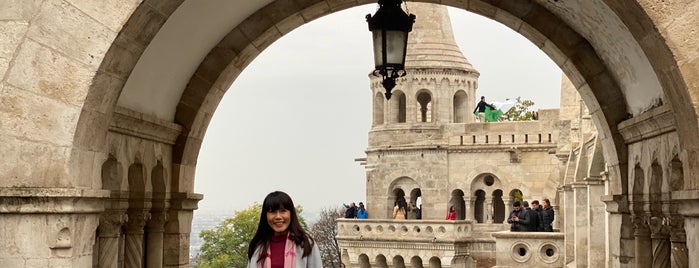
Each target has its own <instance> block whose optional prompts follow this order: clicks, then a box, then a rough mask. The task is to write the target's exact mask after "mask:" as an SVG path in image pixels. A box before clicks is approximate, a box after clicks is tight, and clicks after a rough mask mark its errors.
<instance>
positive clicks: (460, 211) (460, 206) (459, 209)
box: [447, 189, 466, 220]
mask: <svg viewBox="0 0 699 268" xmlns="http://www.w3.org/2000/svg"><path fill="white" fill-rule="evenodd" d="M451 206H454V209H456V219H457V220H463V219H465V218H466V201H465V200H464V192H463V191H461V190H459V189H456V190H453V191H451V198H450V199H449V205H448V206H447V209H449V207H451Z"/></svg>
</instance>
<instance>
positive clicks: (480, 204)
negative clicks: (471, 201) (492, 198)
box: [473, 190, 485, 223]
mask: <svg viewBox="0 0 699 268" xmlns="http://www.w3.org/2000/svg"><path fill="white" fill-rule="evenodd" d="M475 196H476V204H475V205H476V206H475V207H474V208H473V218H474V219H476V222H478V223H484V222H485V215H484V214H485V213H484V212H485V210H484V208H485V191H483V190H478V191H476V193H475Z"/></svg>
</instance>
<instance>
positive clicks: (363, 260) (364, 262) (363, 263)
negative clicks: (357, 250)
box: [358, 254, 371, 268]
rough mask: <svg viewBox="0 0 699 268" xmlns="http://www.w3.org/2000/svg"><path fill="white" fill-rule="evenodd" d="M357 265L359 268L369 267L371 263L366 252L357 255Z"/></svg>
mask: <svg viewBox="0 0 699 268" xmlns="http://www.w3.org/2000/svg"><path fill="white" fill-rule="evenodd" d="M358 261H359V267H361V268H371V264H370V263H369V256H367V255H366V254H361V255H359V260H358Z"/></svg>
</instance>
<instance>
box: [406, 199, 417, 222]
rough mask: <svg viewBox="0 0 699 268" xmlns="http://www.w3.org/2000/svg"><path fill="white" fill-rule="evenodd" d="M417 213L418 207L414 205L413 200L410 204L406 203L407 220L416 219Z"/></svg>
mask: <svg viewBox="0 0 699 268" xmlns="http://www.w3.org/2000/svg"><path fill="white" fill-rule="evenodd" d="M418 213H419V209H418V208H417V206H416V205H415V202H413V201H410V204H409V205H408V220H417V215H418Z"/></svg>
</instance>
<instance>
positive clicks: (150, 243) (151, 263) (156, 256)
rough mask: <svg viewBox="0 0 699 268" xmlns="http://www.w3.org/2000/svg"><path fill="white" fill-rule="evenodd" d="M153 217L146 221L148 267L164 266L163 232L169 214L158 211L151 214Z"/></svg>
mask: <svg viewBox="0 0 699 268" xmlns="http://www.w3.org/2000/svg"><path fill="white" fill-rule="evenodd" d="M151 215H152V217H151V218H150V220H149V221H148V222H147V223H146V229H147V230H148V237H147V238H146V241H147V242H146V245H147V248H146V264H147V266H146V267H163V233H164V232H165V222H166V221H167V214H166V213H164V212H162V211H158V212H155V213H153V214H151Z"/></svg>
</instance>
